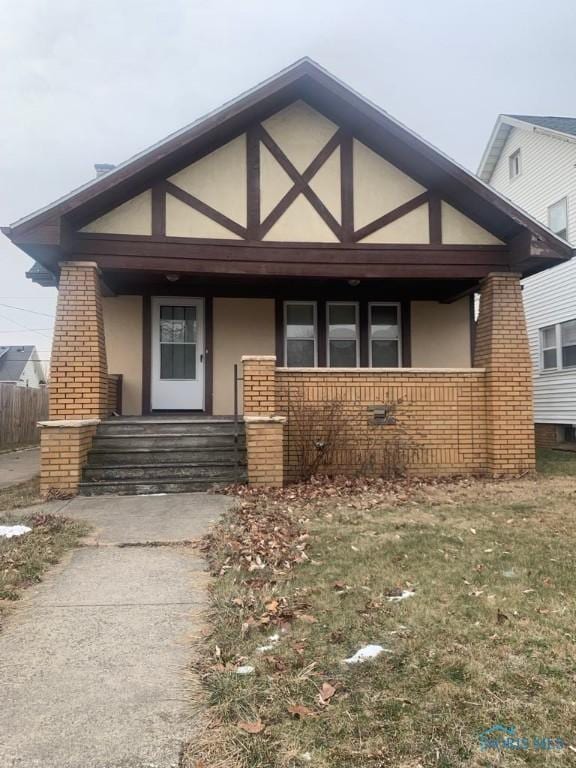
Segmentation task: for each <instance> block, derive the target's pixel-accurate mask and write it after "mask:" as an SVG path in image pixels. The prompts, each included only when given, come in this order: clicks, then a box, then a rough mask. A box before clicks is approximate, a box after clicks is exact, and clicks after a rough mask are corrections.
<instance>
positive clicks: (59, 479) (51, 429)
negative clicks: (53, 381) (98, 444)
mask: <svg viewBox="0 0 576 768" xmlns="http://www.w3.org/2000/svg"><path fill="white" fill-rule="evenodd" d="M98 423H99V422H98V420H97V419H94V420H92V421H90V420H86V421H76V422H75V421H61V422H57V421H46V422H40V430H41V431H40V467H41V471H40V494H41V495H42V496H44V497H46V496H48V495H50V494H51V493H66V494H74V493H76V492H77V490H78V483H79V482H80V480H81V476H82V467H83V466H84V464H85V463H86V457H87V455H88V451H89V450H90V446H91V445H92V438H93V437H94V433H95V432H96V427H97V426H98Z"/></svg>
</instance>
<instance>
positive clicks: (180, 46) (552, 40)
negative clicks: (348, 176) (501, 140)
mask: <svg viewBox="0 0 576 768" xmlns="http://www.w3.org/2000/svg"><path fill="white" fill-rule="evenodd" d="M0 10H1V11H2V13H1V19H2V23H1V24H0V105H1V119H0V223H1V224H9V223H12V222H13V221H15V220H16V219H17V218H19V217H21V216H23V215H25V214H27V213H30V212H31V211H33V210H35V209H36V208H39V207H41V206H43V205H45V204H46V203H48V202H50V201H52V200H54V199H56V198H57V197H59V196H60V195H62V194H64V193H66V192H68V191H69V190H70V189H72V188H73V187H76V186H78V185H80V184H82V183H83V182H85V181H86V180H88V179H89V178H91V177H92V176H93V173H94V171H93V164H94V163H97V162H111V163H119V162H121V161H123V160H125V159H126V158H127V157H129V156H130V155H132V154H134V153H135V152H137V151H139V150H141V149H143V148H145V147H146V146H148V145H150V144H152V143H154V142H155V141H158V140H159V139H162V138H163V137H164V136H166V135H167V134H168V133H170V132H172V131H174V130H176V129H178V128H181V127H182V126H183V125H185V124H186V123H189V122H191V121H192V120H194V119H195V118H197V117H198V116H200V115H202V114H203V113H205V112H207V111H209V110H210V109H213V108H215V107H217V106H219V105H220V104H221V103H222V102H224V101H226V100H228V99H230V98H234V97H235V96H237V95H238V94H239V93H240V92H241V91H243V90H246V89H248V88H251V87H252V86H254V85H255V84H257V83H258V82H260V81H261V80H263V79H265V78H266V77H268V76H270V75H272V74H274V73H275V72H277V71H278V70H279V69H282V68H283V67H285V66H287V65H288V64H290V63H292V62H293V61H294V60H296V59H297V58H300V57H301V56H305V55H307V56H311V57H312V58H314V59H315V60H316V61H318V62H319V63H320V64H322V65H323V66H324V67H326V68H327V69H328V70H330V71H331V72H333V73H334V74H335V75H336V76H337V77H339V78H341V79H342V80H344V81H345V82H347V83H348V84H349V85H351V86H352V87H353V88H355V89H356V90H357V91H359V92H360V93H362V94H363V95H364V96H366V97H368V98H369V99H371V100H372V101H374V102H376V103H377V104H379V105H380V106H381V107H383V108H384V109H386V110H387V111H388V112H390V113H391V114H392V115H394V116H395V117H397V118H398V119H400V120H402V121H403V122H404V123H406V124H407V125H408V126H410V127H411V128H412V129H413V130H415V131H417V132H418V133H420V134H421V135H422V136H424V137H425V138H426V139H427V140H428V141H430V142H432V143H433V144H435V145H436V146H437V147H439V148H440V149H442V150H444V151H445V152H446V153H448V154H449V155H451V156H452V157H453V158H454V159H456V160H458V161H459V162H461V163H463V164H464V165H466V166H467V167H468V168H471V169H472V170H476V168H477V165H478V161H479V158H480V156H481V153H482V150H483V148H484V145H485V143H486V141H487V139H488V136H489V134H490V130H491V128H492V125H493V123H494V120H495V118H496V115H497V114H498V113H499V112H513V113H514V112H518V113H527V114H553V115H572V116H576V89H575V87H574V82H575V81H574V72H575V69H576V67H575V64H576V51H575V48H574V40H573V36H574V29H575V22H576V3H574V0H546V1H544V0H498V1H497V0H435V2H431V0H405V2H404V3H398V2H396V1H392V0H354V2H350V0H346V2H344V1H343V0H290V2H286V3H282V4H280V3H278V2H271V0H241V1H240V2H239V0H18V2H14V1H13V0H0ZM31 263H32V262H31V260H30V259H28V258H27V257H26V256H24V254H22V253H21V252H20V251H18V250H17V249H16V248H14V247H13V246H12V245H11V244H10V243H9V242H8V240H6V238H5V237H4V236H1V235H0V278H1V279H0V305H2V304H12V305H14V306H19V307H24V308H26V309H27V310H34V311H35V312H39V313H46V314H53V312H54V306H55V293H56V292H55V291H54V290H53V289H46V288H40V287H38V286H35V285H33V284H32V283H31V282H30V281H29V280H26V279H25V277H24V271H25V270H26V269H28V268H29V266H30V265H31ZM11 321H12V322H11ZM18 324H21V325H24V326H26V327H27V328H31V329H41V333H38V332H35V333H29V332H27V331H25V330H24V329H23V328H21V327H19V325H18ZM52 324H53V320H52V319H51V318H50V317H44V316H43V315H42V314H32V313H31V312H29V311H27V312H23V311H18V310H13V309H8V308H6V307H4V306H0V345H2V344H21V343H29V344H35V345H36V346H37V347H38V348H39V349H41V350H47V349H49V347H50V341H49V338H48V337H49V336H50V330H47V329H50V328H51V326H52Z"/></svg>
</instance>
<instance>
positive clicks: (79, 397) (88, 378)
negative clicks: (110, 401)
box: [50, 261, 108, 420]
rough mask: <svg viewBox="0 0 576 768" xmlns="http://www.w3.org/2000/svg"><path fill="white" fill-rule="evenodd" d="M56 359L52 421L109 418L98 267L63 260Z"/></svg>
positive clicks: (52, 376)
mask: <svg viewBox="0 0 576 768" xmlns="http://www.w3.org/2000/svg"><path fill="white" fill-rule="evenodd" d="M60 267H61V271H60V284H59V290H58V306H57V309H56V323H55V327H54V342H53V345H52V356H51V360H50V419H58V420H61V419H98V418H104V417H106V416H107V387H108V382H107V367H106V348H105V345H104V322H103V319H102V301H101V296H100V279H99V276H98V267H97V265H96V264H94V263H93V262H85V261H67V262H63V263H62V264H61V265H60Z"/></svg>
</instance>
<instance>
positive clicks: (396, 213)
mask: <svg viewBox="0 0 576 768" xmlns="http://www.w3.org/2000/svg"><path fill="white" fill-rule="evenodd" d="M429 200H430V195H429V194H428V192H424V193H422V194H421V195H418V196H417V197H413V198H412V200H408V202H406V203H403V204H402V205H399V206H398V208H394V210H393V211H388V213H385V214H384V215H383V216H379V217H378V218H377V219H374V221H371V222H370V224H366V225H365V226H363V227H361V228H360V229H357V230H356V231H355V232H354V235H353V238H354V241H355V242H358V241H359V240H363V239H364V238H365V237H368V235H371V234H372V233H373V232H377V231H378V230H379V229H382V227H385V226H386V225H387V224H391V223H392V222H393V221H396V219H401V218H402V216H406V214H407V213H410V212H411V211H414V210H416V208H420V206H421V205H424V204H425V203H427V202H429Z"/></svg>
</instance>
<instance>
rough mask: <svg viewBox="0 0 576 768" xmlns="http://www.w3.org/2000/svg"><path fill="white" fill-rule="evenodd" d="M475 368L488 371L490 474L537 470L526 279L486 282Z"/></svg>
mask: <svg viewBox="0 0 576 768" xmlns="http://www.w3.org/2000/svg"><path fill="white" fill-rule="evenodd" d="M474 366H475V367H477V368H485V369H486V397H487V403H486V405H487V409H486V411H487V420H488V424H487V438H488V446H487V447H488V470H489V471H490V472H491V473H493V474H498V475H515V474H518V473H520V472H525V471H532V470H534V468H535V453H534V420H533V407H532V362H531V359H530V351H529V347H528V336H527V333H526V320H525V317H524V308H523V305H522V289H521V286H520V275H517V274H512V273H509V272H505V273H492V274H490V275H488V277H487V278H485V280H483V281H482V284H481V290H480V315H479V317H478V323H477V327H476V345H475V350H474Z"/></svg>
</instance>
